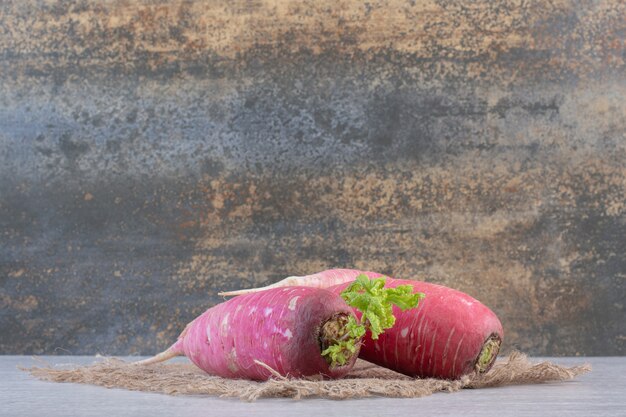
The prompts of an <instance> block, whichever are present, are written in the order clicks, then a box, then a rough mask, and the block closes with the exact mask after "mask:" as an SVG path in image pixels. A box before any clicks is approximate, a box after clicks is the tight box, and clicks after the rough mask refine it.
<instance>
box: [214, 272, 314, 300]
mask: <svg viewBox="0 0 626 417" xmlns="http://www.w3.org/2000/svg"><path fill="white" fill-rule="evenodd" d="M302 278H304V277H296V276H294V277H287V278H285V279H283V280H281V281H278V282H275V283H273V284H270V285H266V286H265V287H257V288H246V289H243V290H233V291H222V292H218V293H217V295H220V296H222V297H231V296H234V295H244V294H251V293H253V292H260V291H265V290H270V289H272V288H279V287H293V286H297V285H305V286H309V285H306V284H304V283H303V280H302Z"/></svg>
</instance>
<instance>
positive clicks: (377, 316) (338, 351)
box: [322, 274, 424, 367]
mask: <svg viewBox="0 0 626 417" xmlns="http://www.w3.org/2000/svg"><path fill="white" fill-rule="evenodd" d="M385 282H386V278H385V277H381V278H376V279H370V278H369V277H368V276H367V275H365V274H360V275H359V276H357V277H356V280H355V281H354V282H353V283H352V284H350V285H349V286H348V287H347V288H346V289H345V290H344V291H343V292H342V293H341V297H342V298H343V299H344V300H345V301H346V303H347V304H348V305H349V306H351V307H354V308H356V309H357V310H359V311H360V312H361V318H360V319H359V320H358V321H357V320H356V319H355V318H354V317H352V316H350V317H349V318H348V322H347V324H346V325H345V330H344V332H343V334H342V336H340V337H338V338H337V339H335V340H333V341H332V343H331V344H330V345H329V346H328V348H326V349H325V350H324V351H323V352H322V356H324V357H326V358H327V360H329V361H330V365H331V367H334V366H337V365H339V366H341V365H344V364H345V363H346V362H347V361H348V359H349V358H350V357H351V356H352V354H353V353H354V352H355V351H356V348H357V345H358V344H359V343H361V338H362V337H363V336H364V335H365V332H366V331H367V330H369V331H370V332H371V335H372V339H374V340H376V339H378V336H379V335H380V334H381V333H383V332H384V331H385V329H389V328H391V327H393V325H394V323H395V322H396V318H395V316H394V315H393V305H394V304H395V305H397V306H398V307H399V308H400V309H401V310H408V309H410V308H415V307H417V305H418V304H419V301H420V300H421V299H422V298H424V294H423V293H413V287H411V286H410V285H399V286H397V287H396V288H385Z"/></svg>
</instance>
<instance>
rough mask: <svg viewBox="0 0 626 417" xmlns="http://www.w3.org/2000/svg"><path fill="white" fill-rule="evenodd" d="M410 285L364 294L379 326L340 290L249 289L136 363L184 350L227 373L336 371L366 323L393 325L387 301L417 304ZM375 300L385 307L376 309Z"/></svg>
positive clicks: (344, 366) (351, 358)
mask: <svg viewBox="0 0 626 417" xmlns="http://www.w3.org/2000/svg"><path fill="white" fill-rule="evenodd" d="M379 281H380V280H379ZM363 282H365V284H366V285H369V284H370V282H369V280H365V281H363ZM357 290H360V289H357ZM411 292H412V289H411V288H408V287H407V288H401V289H381V290H380V291H378V292H377V293H376V294H373V293H372V294H370V293H367V294H365V293H359V294H358V297H359V299H360V300H361V301H364V303H363V302H362V303H361V304H360V306H361V308H362V309H363V316H364V317H371V318H372V321H373V322H374V326H371V325H370V323H369V321H367V320H365V321H361V320H356V319H355V316H354V313H353V309H352V308H351V307H349V306H348V305H347V304H346V303H345V302H344V300H343V299H342V298H341V297H340V296H339V294H337V293H333V292H331V291H328V290H325V289H319V288H311V287H283V288H271V289H267V290H264V291H260V292H255V293H252V294H247V295H244V296H241V297H236V298H233V299H231V300H229V301H227V302H225V303H222V304H219V305H217V306H215V307H213V308H210V309H208V310H207V311H206V312H204V313H203V314H202V315H200V316H198V317H197V318H196V319H195V320H193V321H192V322H191V323H189V324H188V325H187V327H186V328H185V330H184V331H183V332H182V334H181V335H180V336H179V338H178V340H177V341H176V343H174V344H173V345H172V346H171V347H170V348H169V349H167V350H166V351H165V352H162V353H160V354H158V355H156V356H154V357H153V358H150V359H146V360H144V361H140V362H137V363H136V364H138V365H148V364H152V363H156V362H161V361H164V360H167V359H170V358H172V357H174V356H181V355H184V356H187V357H188V358H189V359H190V360H191V361H192V362H193V363H194V364H196V366H198V367H199V368H201V369H203V370H204V371H206V372H208V373H210V374H213V375H218V376H221V377H225V378H247V379H254V380H264V379H268V378H270V377H271V376H272V375H275V373H278V374H280V375H282V376H291V377H304V376H311V375H323V376H327V377H330V378H339V377H341V376H343V375H345V374H346V373H347V372H348V371H349V370H350V369H351V368H352V366H353V364H354V362H355V361H356V359H357V357H358V353H359V348H360V344H361V339H362V337H363V335H364V334H365V331H366V327H372V331H374V332H379V333H382V330H383V329H384V328H386V327H389V326H382V327H380V326H377V323H383V324H384V322H385V321H389V320H391V324H393V323H392V322H393V316H391V311H392V306H391V304H390V302H395V303H399V304H400V305H401V306H402V307H404V308H411V307H414V306H416V305H417V302H418V301H419V298H420V297H419V295H415V294H411ZM346 294H353V292H351V291H346ZM353 295H354V294H353ZM387 298H391V299H393V300H392V301H388V300H387ZM370 303H373V304H375V305H376V306H382V307H383V309H384V311H382V310H381V311H373V310H372V309H370V308H369V304H370ZM389 316H391V318H390V317H389ZM375 334H376V333H375Z"/></svg>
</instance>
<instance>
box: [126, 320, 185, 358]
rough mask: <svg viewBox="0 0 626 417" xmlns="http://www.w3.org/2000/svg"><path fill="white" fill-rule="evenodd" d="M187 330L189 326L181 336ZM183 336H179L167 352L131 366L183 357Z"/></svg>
mask: <svg viewBox="0 0 626 417" xmlns="http://www.w3.org/2000/svg"><path fill="white" fill-rule="evenodd" d="M188 328H189V326H187V327H185V330H183V335H184V334H185V333H186V332H187V329H188ZM183 335H181V337H180V338H179V339H178V340H177V341H176V343H174V344H173V345H172V346H170V347H169V348H168V349H167V350H164V351H163V352H161V353H157V354H156V355H154V356H153V357H151V358H148V359H144V360H141V361H137V362H133V363H132V364H131V365H152V364H153V363H159V362H165V361H167V360H170V359H172V358H175V357H176V356H185V351H184V350H183V343H182V342H183V338H182V336H183Z"/></svg>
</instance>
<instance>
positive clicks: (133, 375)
mask: <svg viewBox="0 0 626 417" xmlns="http://www.w3.org/2000/svg"><path fill="white" fill-rule="evenodd" d="M24 370H25V371H28V372H30V374H31V375H33V376H35V377H36V378H38V379H41V380H45V381H54V382H75V383H82V384H93V385H100V386H103V387H107V388H124V389H128V390H133V391H146V392H160V393H163V394H170V395H210V396H220V397H236V398H240V399H242V400H245V401H254V400H256V399H258V398H265V397H286V398H293V399H301V398H306V397H317V398H328V399H337V400H339V399H349V398H365V397H398V398H417V397H424V396H427V395H430V394H432V393H435V392H439V391H447V392H455V391H459V390H460V389H463V388H486V387H498V386H504V385H515V384H538V383H544V382H552V381H565V380H569V379H572V378H574V377H576V376H578V375H581V374H583V373H586V372H589V371H590V370H591V366H589V365H582V366H574V367H564V366H560V365H556V364H553V363H550V362H541V363H536V364H533V363H531V362H530V360H529V359H528V358H527V357H526V355H524V354H522V353H519V352H514V353H512V354H510V355H509V357H508V358H506V359H504V360H501V361H499V362H497V363H496V364H495V366H494V367H493V369H491V370H490V371H489V372H488V373H486V374H483V375H472V376H465V377H463V378H461V379H459V380H456V381H448V380H441V379H415V378H410V377H407V376H405V375H401V374H398V373H396V372H393V371H391V370H389V369H385V368H382V367H380V366H376V365H373V364H370V363H368V362H365V361H359V362H357V365H356V366H355V368H354V369H353V370H352V372H351V373H350V374H349V375H348V376H347V377H346V378H343V379H339V380H320V379H290V378H282V377H278V378H274V379H270V380H269V381H265V382H255V381H247V380H236V379H235V380H233V379H224V378H220V377H215V376H210V375H207V374H205V373H204V372H202V371H201V370H199V369H198V368H196V367H195V366H193V365H190V364H184V363H174V364H155V365H150V366H133V365H130V364H129V363H127V362H124V361H122V360H119V359H113V358H105V359H104V360H102V361H100V362H97V363H95V364H93V365H88V366H81V367H72V368H70V369H62V368H58V367H51V366H46V367H32V368H28V369H24Z"/></svg>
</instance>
